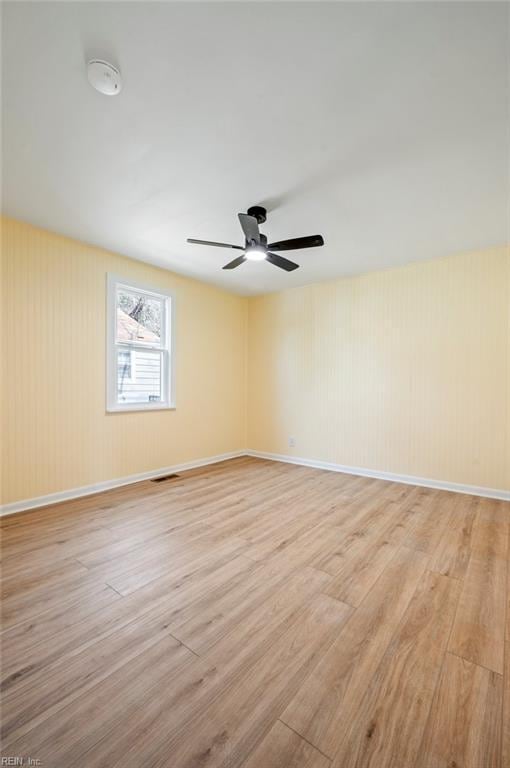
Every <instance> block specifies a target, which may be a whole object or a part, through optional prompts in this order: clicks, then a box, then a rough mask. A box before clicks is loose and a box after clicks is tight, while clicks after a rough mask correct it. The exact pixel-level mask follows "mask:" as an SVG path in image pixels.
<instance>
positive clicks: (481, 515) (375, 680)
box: [1, 457, 510, 768]
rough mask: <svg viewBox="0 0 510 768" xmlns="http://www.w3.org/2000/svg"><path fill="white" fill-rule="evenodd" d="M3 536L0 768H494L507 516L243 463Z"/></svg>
mask: <svg viewBox="0 0 510 768" xmlns="http://www.w3.org/2000/svg"><path fill="white" fill-rule="evenodd" d="M1 533H2V560H1V582H2V636H1V639H2V669H1V673H2V674H1V691H2V753H1V754H2V756H3V757H23V758H25V764H27V761H28V758H31V759H32V760H34V761H35V760H40V763H39V765H41V766H42V768H75V767H76V768H78V767H79V768H106V766H108V768H121V766H122V768H141V766H143V767H144V768H158V767H161V768H163V767H165V768H220V766H223V767H224V768H237V767H238V766H239V768H240V767H241V766H243V768H365V767H366V768H508V766H509V765H510V726H509V722H510V568H509V565H508V561H509V546H510V504H509V503H507V502H500V501H494V500H489V499H481V498H476V497H471V496H467V495H460V494H453V493H447V492H443V491H436V490H429V489H424V488H417V487H413V486H404V485H399V484H396V483H387V482H384V481H380V480H374V479H368V478H360V477H354V476H351V475H342V474H336V473H332V472H323V471H320V470H315V469H311V468H307V467H299V466H292V465H287V464H280V463H276V462H268V461H263V460H260V459H253V458H247V457H246V458H240V459H233V460H231V461H227V462H222V463H221V464H216V465H212V466H209V467H206V468H202V469H197V470H191V471H188V472H184V473H182V474H181V475H180V477H178V478H176V479H174V480H170V481H167V482H164V483H160V484H158V483H151V482H149V481H147V482H142V483H138V484H137V485H132V486H128V487H124V488H120V489H116V490H113V491H109V492H107V493H103V494H98V495H96V496H90V497H86V498H83V499H79V500H76V501H73V502H69V503H63V504H60V505H55V506H52V507H46V508H45V509H40V510H34V511H32V512H27V513H23V514H19V515H13V516H10V517H7V518H4V519H3V521H2V524H1Z"/></svg>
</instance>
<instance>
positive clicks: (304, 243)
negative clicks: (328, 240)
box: [267, 235, 324, 251]
mask: <svg viewBox="0 0 510 768" xmlns="http://www.w3.org/2000/svg"><path fill="white" fill-rule="evenodd" d="M319 245H324V239H323V237H322V235H309V236H308V237H293V238H292V239H291V240H279V241H278V242H277V243H271V244H270V245H268V246H267V247H268V248H271V250H273V251H295V250H296V251H297V250H298V249H299V248H317V246H319Z"/></svg>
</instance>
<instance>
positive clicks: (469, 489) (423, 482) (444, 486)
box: [246, 449, 510, 501]
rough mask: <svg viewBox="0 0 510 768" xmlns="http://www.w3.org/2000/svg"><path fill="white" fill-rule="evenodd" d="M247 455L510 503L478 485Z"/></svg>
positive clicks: (505, 494)
mask: <svg viewBox="0 0 510 768" xmlns="http://www.w3.org/2000/svg"><path fill="white" fill-rule="evenodd" d="M246 455H248V456H253V457H255V458H257V459H269V460H270V461H282V462H284V463H286V464H299V465H301V466H304V467H313V468H314V469H326V470H329V471H330V472H344V473H345V474H348V475H359V476H360V477H373V478H376V479H378V480H388V481H389V482H390V483H404V484H405V485H419V486H423V487H424V488H436V489H438V490H441V491H453V493H468V494H470V495H471V496H484V497H487V498H489V499H502V500H503V501H510V491H504V490H500V489H498V488H484V487H483V486H478V485H464V484H463V483H450V482H448V481H445V480H433V479H431V478H428V477H415V476H414V475H397V474H395V473H394V472H382V471H380V470H377V469H366V468H365V467H349V466H345V465H343V464H333V463H331V462H328V461H317V460H315V459H303V458H300V457H298V456H286V455H284V454H280V453H266V452H265V451H252V450H250V449H248V450H247V451H246Z"/></svg>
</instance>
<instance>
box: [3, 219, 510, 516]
mask: <svg viewBox="0 0 510 768" xmlns="http://www.w3.org/2000/svg"><path fill="white" fill-rule="evenodd" d="M2 261H3V270H2V277H3V319H2V334H1V342H0V343H1V345H2V350H1V351H2V360H3V364H4V365H3V368H4V374H5V375H4V377H3V378H4V381H3V397H2V400H3V405H4V412H3V416H4V418H3V428H2V441H1V447H2V449H3V450H2V453H3V472H2V480H3V493H2V503H9V502H13V501H17V500H22V499H30V498H33V497H37V496H41V495H45V494H49V493H54V492H57V491H62V490H68V489H73V488H77V487H80V486H83V485H89V484H93V483H99V482H102V481H108V480H113V479H115V478H119V477H125V476H128V475H132V474H137V473H140V472H145V471H150V470H154V469H158V468H160V467H165V466H171V465H173V464H179V463H183V462H186V461H192V460H195V459H199V458H204V457H208V456H214V455H218V454H222V453H226V452H230V451H236V450H242V449H243V448H245V447H246V446H247V447H248V448H250V449H253V450H259V451H267V452H270V453H278V454H286V455H289V454H290V455H294V456H296V457H304V458H308V459H316V460H321V461H328V462H333V463H337V464H343V465H347V466H352V467H355V466H357V467H365V468H368V469H374V470H381V471H386V472H393V473H397V474H409V475H416V476H421V477H428V478H432V479H436V480H443V481H450V482H459V483H466V484H470V485H480V486H486V487H489V488H499V489H510V258H509V254H508V251H507V250H505V249H493V250H491V251H486V252H483V253H470V254H465V255H460V256H453V257H448V258H445V259H439V260H436V261H430V262H425V263H423V262H422V263H420V264H412V265H409V266H407V267H404V268H401V269H395V270H388V271H385V272H379V273H372V274H369V275H363V276H360V277H355V278H349V279H342V280H335V281H331V282H326V283H321V284H317V285H311V286H307V287H305V288H298V289H294V290H288V291H284V292H282V293H278V294H270V295H267V296H262V297H256V298H253V299H245V298H241V297H237V296H233V295H231V294H228V293H226V292H223V291H220V290H218V289H216V288H213V287H210V286H207V285H205V284H203V283H200V282H198V281H194V280H189V279H187V278H184V277H180V276H178V275H175V274H172V273H170V272H168V271H166V270H162V269H158V268H156V267H151V266H149V265H147V264H142V263H140V262H137V261H134V260H131V259H128V258H125V257H122V256H119V255H116V254H112V253H108V252H106V251H104V250H101V249H99V248H94V247H91V246H87V245H84V244H82V243H78V242H76V241H73V240H70V239H68V238H64V237H60V236H58V235H54V234H52V233H49V232H46V231H44V230H40V229H37V228H34V227H31V226H29V225H26V224H22V223H20V222H16V221H12V220H9V219H4V220H3V227H2ZM107 272H113V273H115V274H118V275H121V276H123V277H124V278H125V279H127V280H129V279H133V280H135V281H139V282H141V283H145V284H148V285H152V286H155V287H160V288H161V289H162V290H165V289H170V290H172V291H174V292H175V294H176V314H177V317H176V336H177V338H176V379H177V380H176V398H177V409H176V410H175V411H154V412H151V413H147V412H134V413H113V414H107V413H106V411H105V355H106V353H105V276H106V273H107ZM246 374H248V375H247V376H246ZM246 432H247V433H248V434H246ZM291 436H292V437H294V438H295V440H296V445H295V447H294V448H289V446H288V438H289V437H291Z"/></svg>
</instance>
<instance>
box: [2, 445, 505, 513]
mask: <svg viewBox="0 0 510 768" xmlns="http://www.w3.org/2000/svg"><path fill="white" fill-rule="evenodd" d="M241 456H253V457H254V458H257V459H268V460H269V461H281V462H283V463H285V464H299V465H300V466H303V467H312V468H313V469H325V470H328V471H330V472H342V473H345V474H348V475H359V476H360V477H373V478H375V479H377V480H387V481H388V482H390V483H404V484H405V485H419V486H423V487H424V488H436V489H437V490H442V491H452V492H453V493H467V494H470V495H472V496H484V497H486V498H489V499H501V500H503V501H510V491H505V490H500V489H498V488H485V487H483V486H477V485H464V484H463V483H450V482H447V481H444V480H433V479H431V478H428V477H415V476H414V475H398V474H395V473H394V472H382V471H379V470H376V469H366V468H365V467H350V466H346V465H344V464H333V463H332V462H328V461H318V460H316V459H305V458H301V457H299V456H286V455H285V454H281V453H267V452H266V451H253V450H251V449H248V450H241V451H230V452H228V453H220V454H218V455H216V456H208V457H207V458H203V459H194V460H193V461H186V462H183V463H181V464H172V465H171V466H169V467H160V468H159V469H152V470H149V471H148V472H139V473H138V474H135V475H127V476H126V477H119V478H116V479H115V480H105V481H103V482H100V483H92V484H91V485H83V486H81V487H80V488H71V489H69V490H67V491H58V492H57V493H49V494H47V495H46V496H36V497H34V498H32V499H22V500H21V501H13V502H11V503H9V504H3V505H0V517H3V516H5V515H13V514H16V513H17V512H26V511H27V510H30V509H37V508H38V507H46V506H48V505H50V504H58V503H59V502H62V501H71V500H72V499H79V498H80V497H82V496H91V495H93V494H94V493H101V491H109V490H111V489H113V488H120V487H121V486H123V485H131V484H132V483H139V482H140V481H141V480H150V479H151V478H153V477H158V475H164V474H170V473H171V472H184V471H185V470H186V469H195V468H198V467H205V466H207V465H208V464H217V463H218V462H219V461H227V460H228V459H237V458H240V457H241Z"/></svg>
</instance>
